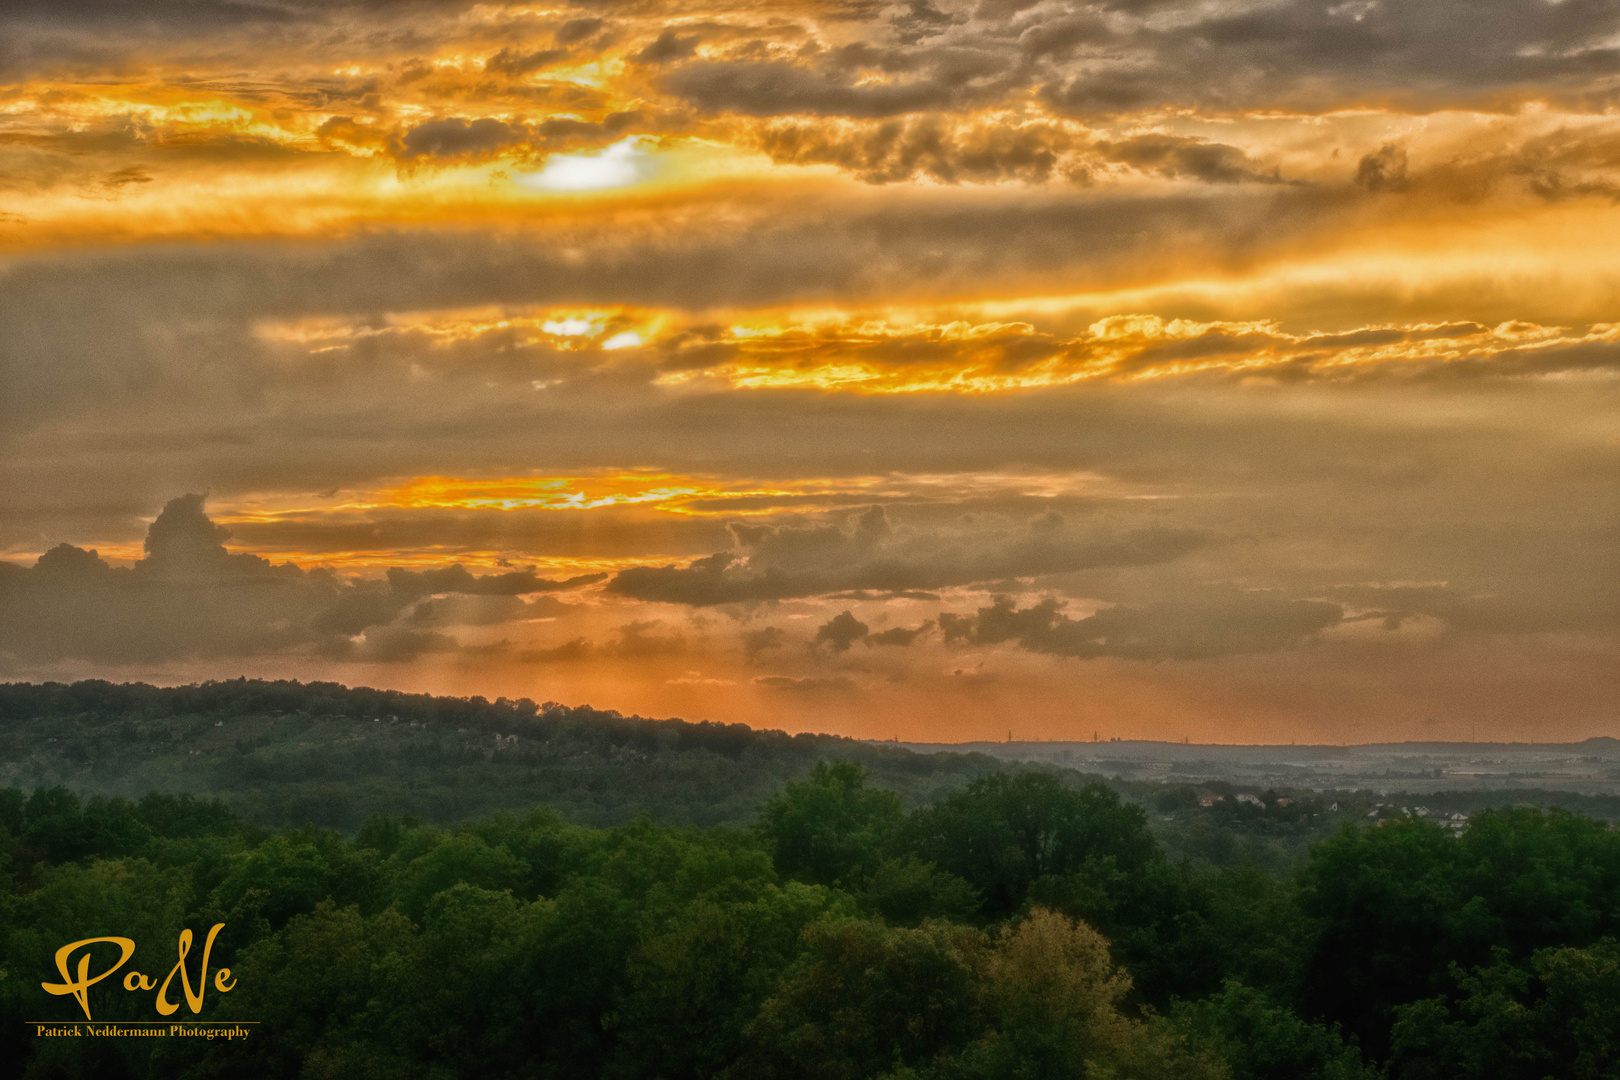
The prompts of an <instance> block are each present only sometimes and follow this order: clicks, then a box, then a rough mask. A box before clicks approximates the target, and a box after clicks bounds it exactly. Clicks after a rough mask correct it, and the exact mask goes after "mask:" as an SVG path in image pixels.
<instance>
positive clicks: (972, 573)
mask: <svg viewBox="0 0 1620 1080" xmlns="http://www.w3.org/2000/svg"><path fill="white" fill-rule="evenodd" d="M733 532H734V533H735V535H736V537H737V541H738V545H739V547H740V548H741V551H736V552H719V553H717V554H714V555H711V556H708V557H707V558H703V559H697V560H694V561H693V562H691V563H690V564H688V565H687V566H685V567H676V566H661V567H660V566H638V567H632V568H630V569H628V570H622V571H620V572H619V574H618V575H617V576H615V577H614V578H613V580H612V581H610V582H609V583H608V585H607V590H608V591H609V592H610V593H615V594H617V595H620V596H628V597H632V598H634V599H637V600H653V601H659V602H663V603H674V604H688V605H691V606H694V607H704V606H711V605H715V604H732V603H758V602H761V601H770V600H787V599H792V598H796V597H807V596H821V595H826V594H829V593H835V592H843V591H847V590H868V589H870V590H879V591H885V592H901V591H905V590H930V589H940V588H945V587H947V586H952V585H969V584H973V583H975V582H985V581H997V580H1001V579H1004V578H1011V577H1033V576H1040V575H1045V574H1061V573H1068V572H1072V571H1076V570H1083V569H1090V568H1097V567H1104V566H1141V565H1150V564H1154V563H1164V562H1169V561H1171V560H1173V559H1176V558H1179V557H1180V556H1182V555H1185V554H1187V553H1188V552H1190V551H1193V550H1196V549H1197V548H1199V547H1201V546H1203V545H1204V544H1205V543H1207V542H1208V541H1207V537H1204V536H1201V535H1199V534H1196V533H1193V532H1187V531H1178V530H1171V529H1156V528H1149V529H1137V530H1129V531H1125V532H1112V531H1109V530H1090V531H1087V530H1066V531H1053V530H1050V529H1027V528H1026V529H1023V530H1018V531H999V530H998V531H993V532H967V533H963V534H959V535H948V534H930V533H920V532H907V533H895V532H893V531H892V530H891V528H890V525H889V522H888V519H887V516H886V514H885V512H884V510H883V509H882V507H873V508H871V509H870V510H868V511H867V512H866V513H865V514H862V515H860V516H859V517H857V518H856V519H855V520H854V521H853V522H852V523H850V524H849V525H846V526H845V527H843V528H840V527H838V526H835V525H830V524H817V525H804V526H770V525H760V526H753V525H736V526H733Z"/></svg>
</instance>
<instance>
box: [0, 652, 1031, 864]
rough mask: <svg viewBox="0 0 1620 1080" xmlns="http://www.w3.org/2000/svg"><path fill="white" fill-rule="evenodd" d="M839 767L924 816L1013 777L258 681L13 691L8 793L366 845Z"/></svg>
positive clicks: (543, 711)
mask: <svg viewBox="0 0 1620 1080" xmlns="http://www.w3.org/2000/svg"><path fill="white" fill-rule="evenodd" d="M831 757H836V758H842V759H846V760H851V761H856V762H859V763H860V764H862V765H864V766H865V767H866V768H867V770H868V771H869V772H870V774H871V776H872V780H873V783H875V784H878V785H880V786H882V787H885V788H889V789H891V790H894V791H897V792H899V793H900V795H901V797H902V799H903V800H904V801H905V802H906V803H907V804H908V805H911V806H916V805H922V804H924V803H928V802H933V801H935V800H936V799H937V798H939V797H940V796H942V795H943V794H945V793H948V792H950V791H954V790H956V789H957V788H959V787H962V786H963V785H965V784H967V783H969V782H970V781H972V780H974V779H977V778H978V777H981V776H985V775H988V774H990V773H993V772H995V771H997V770H1002V771H1006V770H1008V768H1009V767H1008V765H1007V764H1006V763H1004V762H999V761H996V760H995V759H993V758H991V757H988V756H986V755H983V754H954V753H943V754H913V753H910V752H908V751H906V750H903V749H901V748H898V747H885V746H883V745H881V744H872V743H866V742H861V741H858V740H855V739H849V738H843V737H840V736H835V735H809V734H801V735H789V734H787V733H786V732H782V731H771V730H756V729H753V728H750V727H748V726H747V725H744V724H716V723H709V722H697V723H691V722H688V721H685V720H679V719H672V720H649V719H644V718H642V717H638V716H623V715H620V714H619V713H617V712H612V711H604V710H599V709H592V708H590V707H588V706H586V707H578V708H570V707H567V706H563V705H559V704H557V703H555V702H545V703H543V704H536V703H535V702H533V701H530V700H528V699H527V698H522V699H519V700H517V701H509V700H507V699H505V698H498V699H496V700H495V701H488V700H486V699H484V698H482V697H470V698H454V697H437V696H433V695H428V694H406V693H401V692H398V691H393V690H374V689H370V688H367V687H356V688H352V689H351V688H348V687H344V686H341V685H339V684H336V683H320V682H315V683H299V682H294V681H276V682H267V681H258V680H251V679H236V680H233V681H224V682H206V683H201V684H198V685H192V686H179V687H157V686H149V685H146V684H144V683H126V684H113V683H108V682H102V681H97V680H92V681H87V682H79V683H74V684H72V685H65V684H62V683H44V684H29V683H9V684H0V787H20V788H34V787H40V786H44V787H50V786H55V785H58V784H60V785H63V786H66V787H69V788H72V789H73V790H75V791H77V792H79V793H80V794H83V795H116V796H125V797H129V798H138V797H139V796H142V795H145V794H146V793H147V792H150V791H163V792H170V793H189V794H194V795H202V796H212V797H217V798H222V799H224V800H225V801H226V802H227V803H229V804H230V806H231V807H232V809H233V810H234V811H235V812H236V813H237V814H239V815H240V816H241V817H242V818H244V819H245V820H247V821H250V822H253V823H255V824H259V825H265V826H284V825H297V824H305V823H309V824H315V825H323V826H328V827H333V828H339V829H343V830H345V831H348V832H353V830H355V829H356V828H358V827H359V825H360V824H361V823H362V822H363V821H365V819H366V818H367V817H369V816H371V815H372V814H374V813H383V814H390V815H400V814H405V815H409V816H413V817H417V818H420V819H422V820H424V821H429V822H434V823H437V824H452V823H455V822H460V821H467V820H471V819H474V818H479V817H483V816H487V815H489V814H491V813H494V812H496V811H499V810H526V809H527V808H529V807H531V806H534V805H536V804H547V805H550V806H552V807H555V808H556V809H557V810H559V811H560V812H561V813H562V814H563V815H564V816H565V817H567V818H568V819H569V820H571V821H574V822H577V823H580V824H586V825H597V826H605V825H614V824H619V823H621V822H624V821H628V820H630V819H631V818H633V817H635V816H636V815H638V814H643V813H645V814H647V815H649V816H650V817H651V818H652V819H653V820H654V821H655V822H657V823H659V824H668V825H704V826H708V825H721V824H745V823H750V822H752V821H753V820H754V817H755V812H756V811H757V809H758V807H759V805H760V804H761V803H763V802H764V801H765V800H766V799H768V798H769V797H770V796H771V795H772V794H774V793H775V792H776V791H777V790H779V789H780V788H781V786H782V784H783V783H785V782H786V781H788V780H792V779H796V778H799V777H801V776H803V775H805V774H807V773H808V772H809V771H810V769H811V768H812V767H813V766H814V764H815V763H816V762H817V761H818V760H821V759H823V758H831ZM1014 768H1017V767H1016V766H1015V767H1014ZM1030 768H1034V769H1037V770H1038V771H1055V770H1053V769H1051V767H1041V766H1024V767H1023V769H1025V770H1027V769H1030Z"/></svg>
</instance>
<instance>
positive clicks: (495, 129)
mask: <svg viewBox="0 0 1620 1080" xmlns="http://www.w3.org/2000/svg"><path fill="white" fill-rule="evenodd" d="M528 137H529V133H528V132H527V131H526V130H524V129H523V128H520V127H516V126H514V125H512V124H508V123H506V122H505V121H503V120H494V119H490V118H488V117H484V118H480V119H475V120H468V119H466V118H464V117H460V116H451V117H446V118H444V119H442V120H429V121H427V122H425V123H421V124H417V125H416V126H415V127H413V128H409V129H407V130H406V131H405V132H404V133H403V134H401V135H400V136H399V139H398V141H397V142H396V143H395V144H394V156H395V157H396V158H398V159H399V160H401V161H415V160H419V159H421V158H433V159H436V160H440V161H446V160H461V161H476V160H480V159H487V158H492V157H496V156H498V155H500V154H501V153H503V152H504V151H506V150H509V149H511V148H512V147H514V146H520V145H522V144H523V143H524V142H525V141H527V139H528Z"/></svg>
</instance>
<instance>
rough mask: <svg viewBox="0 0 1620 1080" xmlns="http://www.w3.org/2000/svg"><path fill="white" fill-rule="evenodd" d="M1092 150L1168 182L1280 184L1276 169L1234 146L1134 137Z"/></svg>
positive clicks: (1168, 137) (1179, 138) (1164, 137)
mask: <svg viewBox="0 0 1620 1080" xmlns="http://www.w3.org/2000/svg"><path fill="white" fill-rule="evenodd" d="M1095 149H1096V150H1097V152H1098V153H1100V154H1101V155H1102V156H1103V157H1104V158H1106V159H1107V160H1109V161H1116V162H1119V163H1121V164H1124V165H1129V166H1131V167H1132V168H1135V169H1140V170H1141V171H1143V172H1155V173H1158V174H1159V175H1161V176H1164V177H1168V178H1170V179H1189V180H1202V181H1204V182H1205V183H1209V184H1240V183H1243V182H1245V181H1254V182H1259V183H1263V184H1280V183H1282V177H1281V176H1279V175H1278V172H1277V170H1276V169H1265V168H1263V167H1262V166H1261V165H1260V164H1259V163H1258V162H1256V161H1254V160H1253V159H1252V158H1250V157H1249V155H1248V154H1246V153H1244V152H1243V151H1242V150H1239V149H1238V148H1237V147H1235V146H1226V145H1224V144H1222V143H1216V142H1209V141H1207V140H1205V139H1193V138H1187V137H1184V136H1180V135H1138V136H1135V137H1134V138H1130V139H1125V140H1122V141H1120V142H1099V143H1096V144H1095Z"/></svg>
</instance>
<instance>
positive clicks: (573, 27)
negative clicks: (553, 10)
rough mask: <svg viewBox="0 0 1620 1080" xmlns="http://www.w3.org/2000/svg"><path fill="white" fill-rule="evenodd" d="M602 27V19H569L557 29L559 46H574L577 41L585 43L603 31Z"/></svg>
mask: <svg viewBox="0 0 1620 1080" xmlns="http://www.w3.org/2000/svg"><path fill="white" fill-rule="evenodd" d="M602 26H603V21H602V20H601V19H594V18H592V19H569V20H568V21H567V22H565V23H563V24H562V25H561V26H559V27H558V28H557V33H556V35H555V37H556V39H557V44H559V45H572V44H573V43H574V42H576V41H584V40H585V39H586V38H588V37H590V36H591V35H592V34H594V33H596V32H597V31H598V30H600V29H602Z"/></svg>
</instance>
